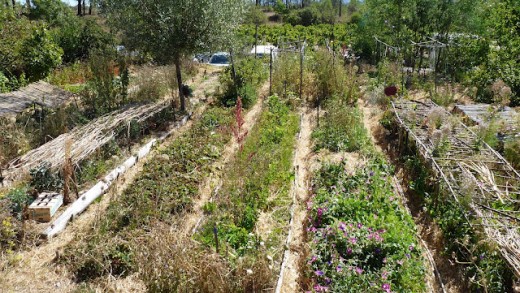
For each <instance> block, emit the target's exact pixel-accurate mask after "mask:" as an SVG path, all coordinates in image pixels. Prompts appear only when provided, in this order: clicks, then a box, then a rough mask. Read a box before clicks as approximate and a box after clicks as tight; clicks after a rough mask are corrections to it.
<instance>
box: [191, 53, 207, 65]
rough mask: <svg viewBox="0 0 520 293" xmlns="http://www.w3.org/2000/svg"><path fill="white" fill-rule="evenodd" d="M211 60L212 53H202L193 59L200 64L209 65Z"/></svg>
mask: <svg viewBox="0 0 520 293" xmlns="http://www.w3.org/2000/svg"><path fill="white" fill-rule="evenodd" d="M210 58H211V54H210V53H200V54H195V56H194V57H193V61H195V62H199V63H208V62H209V59H210Z"/></svg>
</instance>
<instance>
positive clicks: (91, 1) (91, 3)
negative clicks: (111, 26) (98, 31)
mask: <svg viewBox="0 0 520 293" xmlns="http://www.w3.org/2000/svg"><path fill="white" fill-rule="evenodd" d="M93 2H94V0H90V2H89V6H88V15H92V5H93Z"/></svg>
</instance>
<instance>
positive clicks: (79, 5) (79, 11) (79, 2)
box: [78, 0, 81, 16]
mask: <svg viewBox="0 0 520 293" xmlns="http://www.w3.org/2000/svg"><path fill="white" fill-rule="evenodd" d="M78 15H79V16H81V0H78Z"/></svg>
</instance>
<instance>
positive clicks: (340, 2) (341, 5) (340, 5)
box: [339, 0, 343, 17]
mask: <svg viewBox="0 0 520 293" xmlns="http://www.w3.org/2000/svg"><path fill="white" fill-rule="evenodd" d="M342 8H343V1H342V0H340V1H339V17H341V10H342Z"/></svg>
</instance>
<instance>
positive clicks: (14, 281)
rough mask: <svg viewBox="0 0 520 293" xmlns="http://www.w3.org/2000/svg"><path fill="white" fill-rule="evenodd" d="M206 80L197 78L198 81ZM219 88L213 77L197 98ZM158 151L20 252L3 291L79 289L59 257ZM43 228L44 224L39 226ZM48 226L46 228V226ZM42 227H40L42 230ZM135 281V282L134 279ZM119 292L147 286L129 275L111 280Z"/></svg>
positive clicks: (1, 278) (3, 278) (0, 280)
mask: <svg viewBox="0 0 520 293" xmlns="http://www.w3.org/2000/svg"><path fill="white" fill-rule="evenodd" d="M201 79H202V78H199V79H198V78H196V79H195V81H196V82H198V81H199V80H201ZM217 86H218V75H217V74H211V75H210V76H209V78H207V79H205V80H204V81H203V82H202V83H201V85H200V86H199V90H198V91H195V92H194V97H193V99H196V100H199V99H201V96H200V95H201V94H202V93H204V91H209V92H213V91H214V90H215V88H216V87H217ZM205 108H206V105H205V104H203V105H202V106H201V107H198V108H197V109H196V113H194V117H195V118H194V120H195V119H197V118H196V117H197V116H198V115H199V114H200V113H202V112H203V111H204V109H205ZM192 124H193V121H192V120H191V121H188V123H186V124H185V125H184V126H182V127H180V128H178V129H177V130H176V131H174V132H173V133H172V134H171V135H170V136H169V137H168V138H167V139H166V140H165V141H164V142H163V143H162V144H161V146H160V147H159V148H158V150H160V149H161V148H164V147H166V146H168V145H169V144H171V143H172V142H173V141H174V140H175V139H176V138H177V137H178V136H180V135H181V134H183V133H184V132H186V131H187V130H188V129H189V128H191V126H192ZM138 147H139V146H136V148H138ZM158 150H153V151H152V153H150V154H149V155H148V156H147V157H145V158H143V159H142V160H139V162H138V163H137V164H136V165H135V166H134V167H133V168H131V169H129V170H128V171H127V172H126V173H125V174H124V176H122V177H121V178H119V179H118V180H117V182H115V183H114V185H113V187H112V188H111V189H110V190H109V191H108V192H107V193H106V194H105V195H104V196H102V197H101V200H100V201H99V202H98V203H96V204H93V205H91V206H90V207H89V208H88V209H87V210H86V211H85V212H84V213H83V214H81V216H79V217H78V218H77V219H75V220H74V221H73V222H72V223H70V224H69V225H68V226H67V228H66V229H65V230H64V232H62V233H61V234H59V235H58V236H56V237H54V238H52V239H50V240H49V241H47V242H45V243H42V244H41V245H40V246H37V247H33V248H32V249H31V250H27V251H22V252H19V253H17V255H16V262H15V264H13V265H12V266H9V267H8V268H7V269H6V270H5V271H2V272H1V273H0V288H1V290H0V291H1V292H71V291H73V290H74V289H76V288H77V284H76V283H74V282H73V281H72V276H71V274H70V272H68V271H67V269H66V268H65V267H64V266H60V265H55V264H54V263H53V260H54V259H55V257H56V256H57V255H58V254H59V253H60V252H61V251H62V250H63V249H64V248H65V247H66V246H67V245H68V244H69V243H70V242H71V241H73V240H74V239H76V238H81V237H82V235H84V234H85V233H88V231H89V227H91V226H93V225H95V224H96V223H97V222H98V221H99V219H100V217H101V216H102V215H103V212H104V211H105V210H106V208H107V207H108V205H109V203H110V201H111V200H112V199H113V198H115V197H118V196H119V195H121V194H122V192H123V191H124V190H125V189H126V187H127V186H129V185H130V184H131V183H132V182H133V181H134V180H135V179H136V178H137V176H138V175H139V174H140V173H141V171H142V169H143V166H144V164H146V162H147V161H149V160H150V159H153V157H154V155H155V154H157V152H158ZM38 226H41V225H38ZM45 227H46V226H45ZM38 228H39V227H38ZM134 279H135V280H134ZM105 283H106V284H108V286H109V287H110V288H103V289H100V290H101V291H105V290H107V289H110V290H114V291H116V292H136V291H137V292H143V291H145V288H144V286H143V285H142V284H141V283H140V282H139V281H138V280H137V279H136V278H134V276H129V277H128V278H126V279H123V280H115V279H113V280H109V281H108V282H105Z"/></svg>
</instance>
